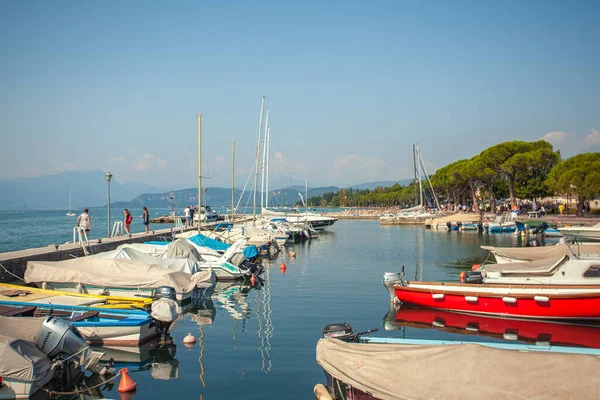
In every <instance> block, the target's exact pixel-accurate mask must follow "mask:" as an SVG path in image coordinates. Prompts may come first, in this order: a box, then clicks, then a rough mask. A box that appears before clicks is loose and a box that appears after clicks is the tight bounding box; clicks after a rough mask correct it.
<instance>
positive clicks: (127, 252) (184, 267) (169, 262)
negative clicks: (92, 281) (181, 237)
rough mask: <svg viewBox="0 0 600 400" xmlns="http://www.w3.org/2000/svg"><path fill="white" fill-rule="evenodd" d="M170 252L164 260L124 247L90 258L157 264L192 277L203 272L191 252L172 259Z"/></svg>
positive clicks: (168, 251)
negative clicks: (190, 255)
mask: <svg viewBox="0 0 600 400" xmlns="http://www.w3.org/2000/svg"><path fill="white" fill-rule="evenodd" d="M190 247H191V246H190ZM192 249H193V248H192ZM193 250H195V249H193ZM170 251H171V249H168V250H167V257H165V258H162V257H156V256H153V255H150V254H147V253H143V252H141V251H138V250H136V249H133V248H127V247H123V248H118V249H116V250H111V251H105V252H103V253H98V254H95V255H93V256H90V257H91V258H101V259H105V260H110V259H114V260H119V259H122V260H132V261H137V262H140V263H143V264H156V265H160V266H161V267H164V268H166V269H168V270H171V271H182V272H187V273H188V274H192V275H193V274H195V273H196V272H198V271H200V270H201V268H200V265H199V264H198V260H195V259H193V258H192V257H188V255H189V252H187V253H186V254H185V257H172V256H170V255H169V253H170ZM195 254H197V255H198V257H200V255H199V254H198V252H195Z"/></svg>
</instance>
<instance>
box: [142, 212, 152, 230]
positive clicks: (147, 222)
mask: <svg viewBox="0 0 600 400" xmlns="http://www.w3.org/2000/svg"><path fill="white" fill-rule="evenodd" d="M142 210H144V214H143V215H142V218H143V219H144V226H145V227H146V233H150V230H149V226H150V213H149V212H148V207H146V206H144V207H142Z"/></svg>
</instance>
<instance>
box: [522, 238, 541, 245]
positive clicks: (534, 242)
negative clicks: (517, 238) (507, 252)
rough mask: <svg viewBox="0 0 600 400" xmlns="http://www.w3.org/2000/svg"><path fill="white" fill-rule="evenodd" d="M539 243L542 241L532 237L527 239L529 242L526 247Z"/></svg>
mask: <svg viewBox="0 0 600 400" xmlns="http://www.w3.org/2000/svg"><path fill="white" fill-rule="evenodd" d="M539 245H540V242H539V241H538V240H537V238H532V239H529V240H528V241H527V244H526V245H525V246H526V247H537V246H539Z"/></svg>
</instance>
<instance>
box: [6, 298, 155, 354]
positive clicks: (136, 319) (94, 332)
mask: <svg viewBox="0 0 600 400" xmlns="http://www.w3.org/2000/svg"><path fill="white" fill-rule="evenodd" d="M41 316H44V317H46V316H55V317H59V318H61V319H64V320H66V321H68V322H69V323H70V324H71V325H73V326H74V327H75V328H77V330H78V331H79V333H81V335H82V337H83V338H84V339H85V340H86V342H88V343H89V344H90V345H96V346H102V345H114V346H139V345H141V344H143V343H145V342H147V341H148V340H151V339H154V338H156V337H158V336H159V335H160V334H161V333H163V332H160V331H159V326H158V325H157V324H156V323H155V322H154V321H153V318H152V317H151V316H150V314H149V313H147V312H145V311H141V310H106V309H102V308H94V307H81V306H61V305H58V304H38V303H22V302H13V301H0V322H1V323H4V324H12V323H13V322H14V319H15V318H29V317H41Z"/></svg>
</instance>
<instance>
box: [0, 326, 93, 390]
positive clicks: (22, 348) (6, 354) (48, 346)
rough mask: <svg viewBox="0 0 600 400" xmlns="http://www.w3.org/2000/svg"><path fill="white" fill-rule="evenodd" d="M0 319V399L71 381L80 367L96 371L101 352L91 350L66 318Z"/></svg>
mask: <svg viewBox="0 0 600 400" xmlns="http://www.w3.org/2000/svg"><path fill="white" fill-rule="evenodd" d="M2 322H3V323H0V360H1V361H2V362H0V377H2V385H0V399H15V398H16V399H27V398H29V397H30V396H32V395H34V394H35V393H36V392H37V391H38V390H40V389H41V388H45V387H48V385H50V384H51V383H53V382H56V380H58V381H60V382H65V381H66V382H71V381H72V380H75V379H76V378H77V377H78V376H80V375H81V369H82V368H85V369H87V370H89V371H91V372H92V373H98V372H100V364H99V360H100V359H101V358H102V355H103V354H102V353H101V352H97V351H94V350H92V349H91V348H90V347H89V345H88V344H87V343H86V342H85V340H84V339H83V338H82V337H81V334H80V333H79V331H77V329H76V328H75V327H74V326H73V325H71V324H69V323H68V322H67V321H65V320H63V319H61V318H58V317H55V316H51V317H47V318H13V319H11V321H10V323H6V322H5V321H2ZM62 386H63V385H61V386H59V387H62Z"/></svg>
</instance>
